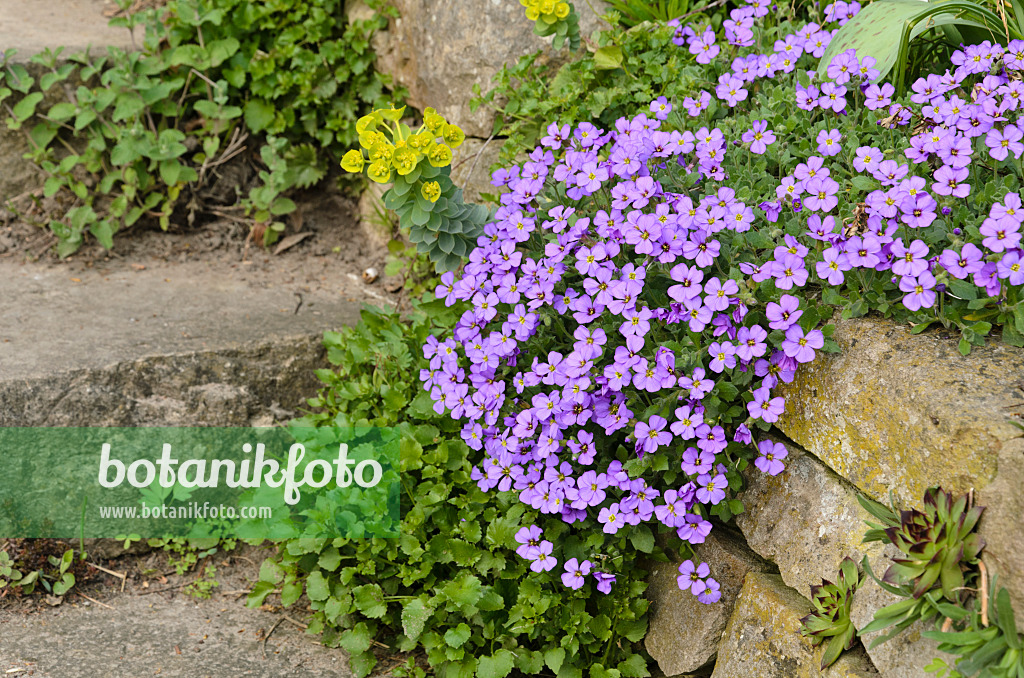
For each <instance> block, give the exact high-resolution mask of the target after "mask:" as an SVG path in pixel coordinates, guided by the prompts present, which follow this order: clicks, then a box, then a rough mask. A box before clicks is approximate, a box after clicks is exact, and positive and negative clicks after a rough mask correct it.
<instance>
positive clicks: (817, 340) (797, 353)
mask: <svg viewBox="0 0 1024 678" xmlns="http://www.w3.org/2000/svg"><path fill="white" fill-rule="evenodd" d="M824 345H825V337H824V335H823V334H822V333H821V331H820V330H811V331H810V332H807V333H806V334H805V333H804V330H803V328H802V327H800V326H799V325H793V326H792V327H790V328H789V329H788V330H786V338H785V340H784V341H783V342H782V350H783V351H785V353H786V355H787V356H789V357H790V358H793V359H794V360H796V361H797V362H798V363H809V362H811V361H812V360H814V351H815V349H820V348H822V347H823V346H824Z"/></svg>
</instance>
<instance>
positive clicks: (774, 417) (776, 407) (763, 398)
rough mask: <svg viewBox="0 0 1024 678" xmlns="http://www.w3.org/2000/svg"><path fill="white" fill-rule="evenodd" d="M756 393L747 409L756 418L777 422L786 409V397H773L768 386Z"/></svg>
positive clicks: (770, 422)
mask: <svg viewBox="0 0 1024 678" xmlns="http://www.w3.org/2000/svg"><path fill="white" fill-rule="evenodd" d="M753 393H754V399H753V400H752V401H750V402H749V403H747V411H748V412H749V413H750V416H751V417H753V418H754V419H763V420H764V421H766V422H768V423H769V424H772V423H775V422H776V421H778V420H779V417H780V416H782V413H783V412H785V410H786V399H785V398H783V397H782V396H776V397H774V398H772V392H771V390H770V389H769V388H768V387H767V386H762V387H761V388H759V389H757V390H756V391H754V392H753Z"/></svg>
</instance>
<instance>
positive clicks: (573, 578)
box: [562, 558, 592, 590]
mask: <svg viewBox="0 0 1024 678" xmlns="http://www.w3.org/2000/svg"><path fill="white" fill-rule="evenodd" d="M591 567H592V564H591V562H590V561H589V560H584V561H583V562H582V563H581V562H579V561H578V560H577V559H576V558H570V559H569V560H567V561H565V572H564V573H563V574H562V583H563V584H565V586H567V587H568V588H570V589H574V590H575V589H580V588H583V584H584V581H585V580H584V577H586V576H587V575H588V574H590V568H591Z"/></svg>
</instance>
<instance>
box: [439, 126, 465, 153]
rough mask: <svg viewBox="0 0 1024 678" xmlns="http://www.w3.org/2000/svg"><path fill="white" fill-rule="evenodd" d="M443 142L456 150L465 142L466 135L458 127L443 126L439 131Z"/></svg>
mask: <svg viewBox="0 0 1024 678" xmlns="http://www.w3.org/2000/svg"><path fill="white" fill-rule="evenodd" d="M441 133H442V136H443V137H444V140H445V141H446V142H447V143H448V145H449V146H451V147H452V148H458V147H459V146H461V145H462V142H463V141H465V140H466V133H465V132H463V131H462V129H461V128H459V126H458V125H449V124H445V126H444V128H443V129H442V131H441Z"/></svg>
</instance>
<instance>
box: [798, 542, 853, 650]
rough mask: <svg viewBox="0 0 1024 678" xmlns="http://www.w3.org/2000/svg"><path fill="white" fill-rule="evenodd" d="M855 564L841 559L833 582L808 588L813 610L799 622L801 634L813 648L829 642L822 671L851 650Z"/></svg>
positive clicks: (847, 559) (848, 559)
mask: <svg viewBox="0 0 1024 678" xmlns="http://www.w3.org/2000/svg"><path fill="white" fill-rule="evenodd" d="M861 580H862V577H861V574H860V572H858V571H857V563H856V562H854V561H853V560H852V559H850V558H849V557H847V558H843V562H842V565H841V566H840V569H839V577H838V578H837V579H836V583H835V584H833V583H832V582H830V581H828V580H827V579H822V580H821V585H820V586H811V604H812V605H814V610H813V611H812V612H811V613H810V614H808V615H807V616H806V617H804V618H803V619H801V620H800V622H801V624H802V626H801V628H800V632H801V633H803V634H804V635H805V636H811V637H812V638H813V639H814V644H815V645H820V644H822V643H826V642H827V643H828V645H827V646H826V648H825V652H824V654H822V656H821V668H822V670H824V669H825V668H826V667H828V666H831V665H832V664H834V663H835V661H836V660H837V659H839V655H840V654H841V653H842V652H843V650H848V649H850V648H851V647H853V643H854V641H855V640H856V639H857V629H856V627H855V626H854V625H853V622H852V621H850V609H851V608H852V606H853V593H854V591H856V590H857V587H858V586H860V584H861Z"/></svg>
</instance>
